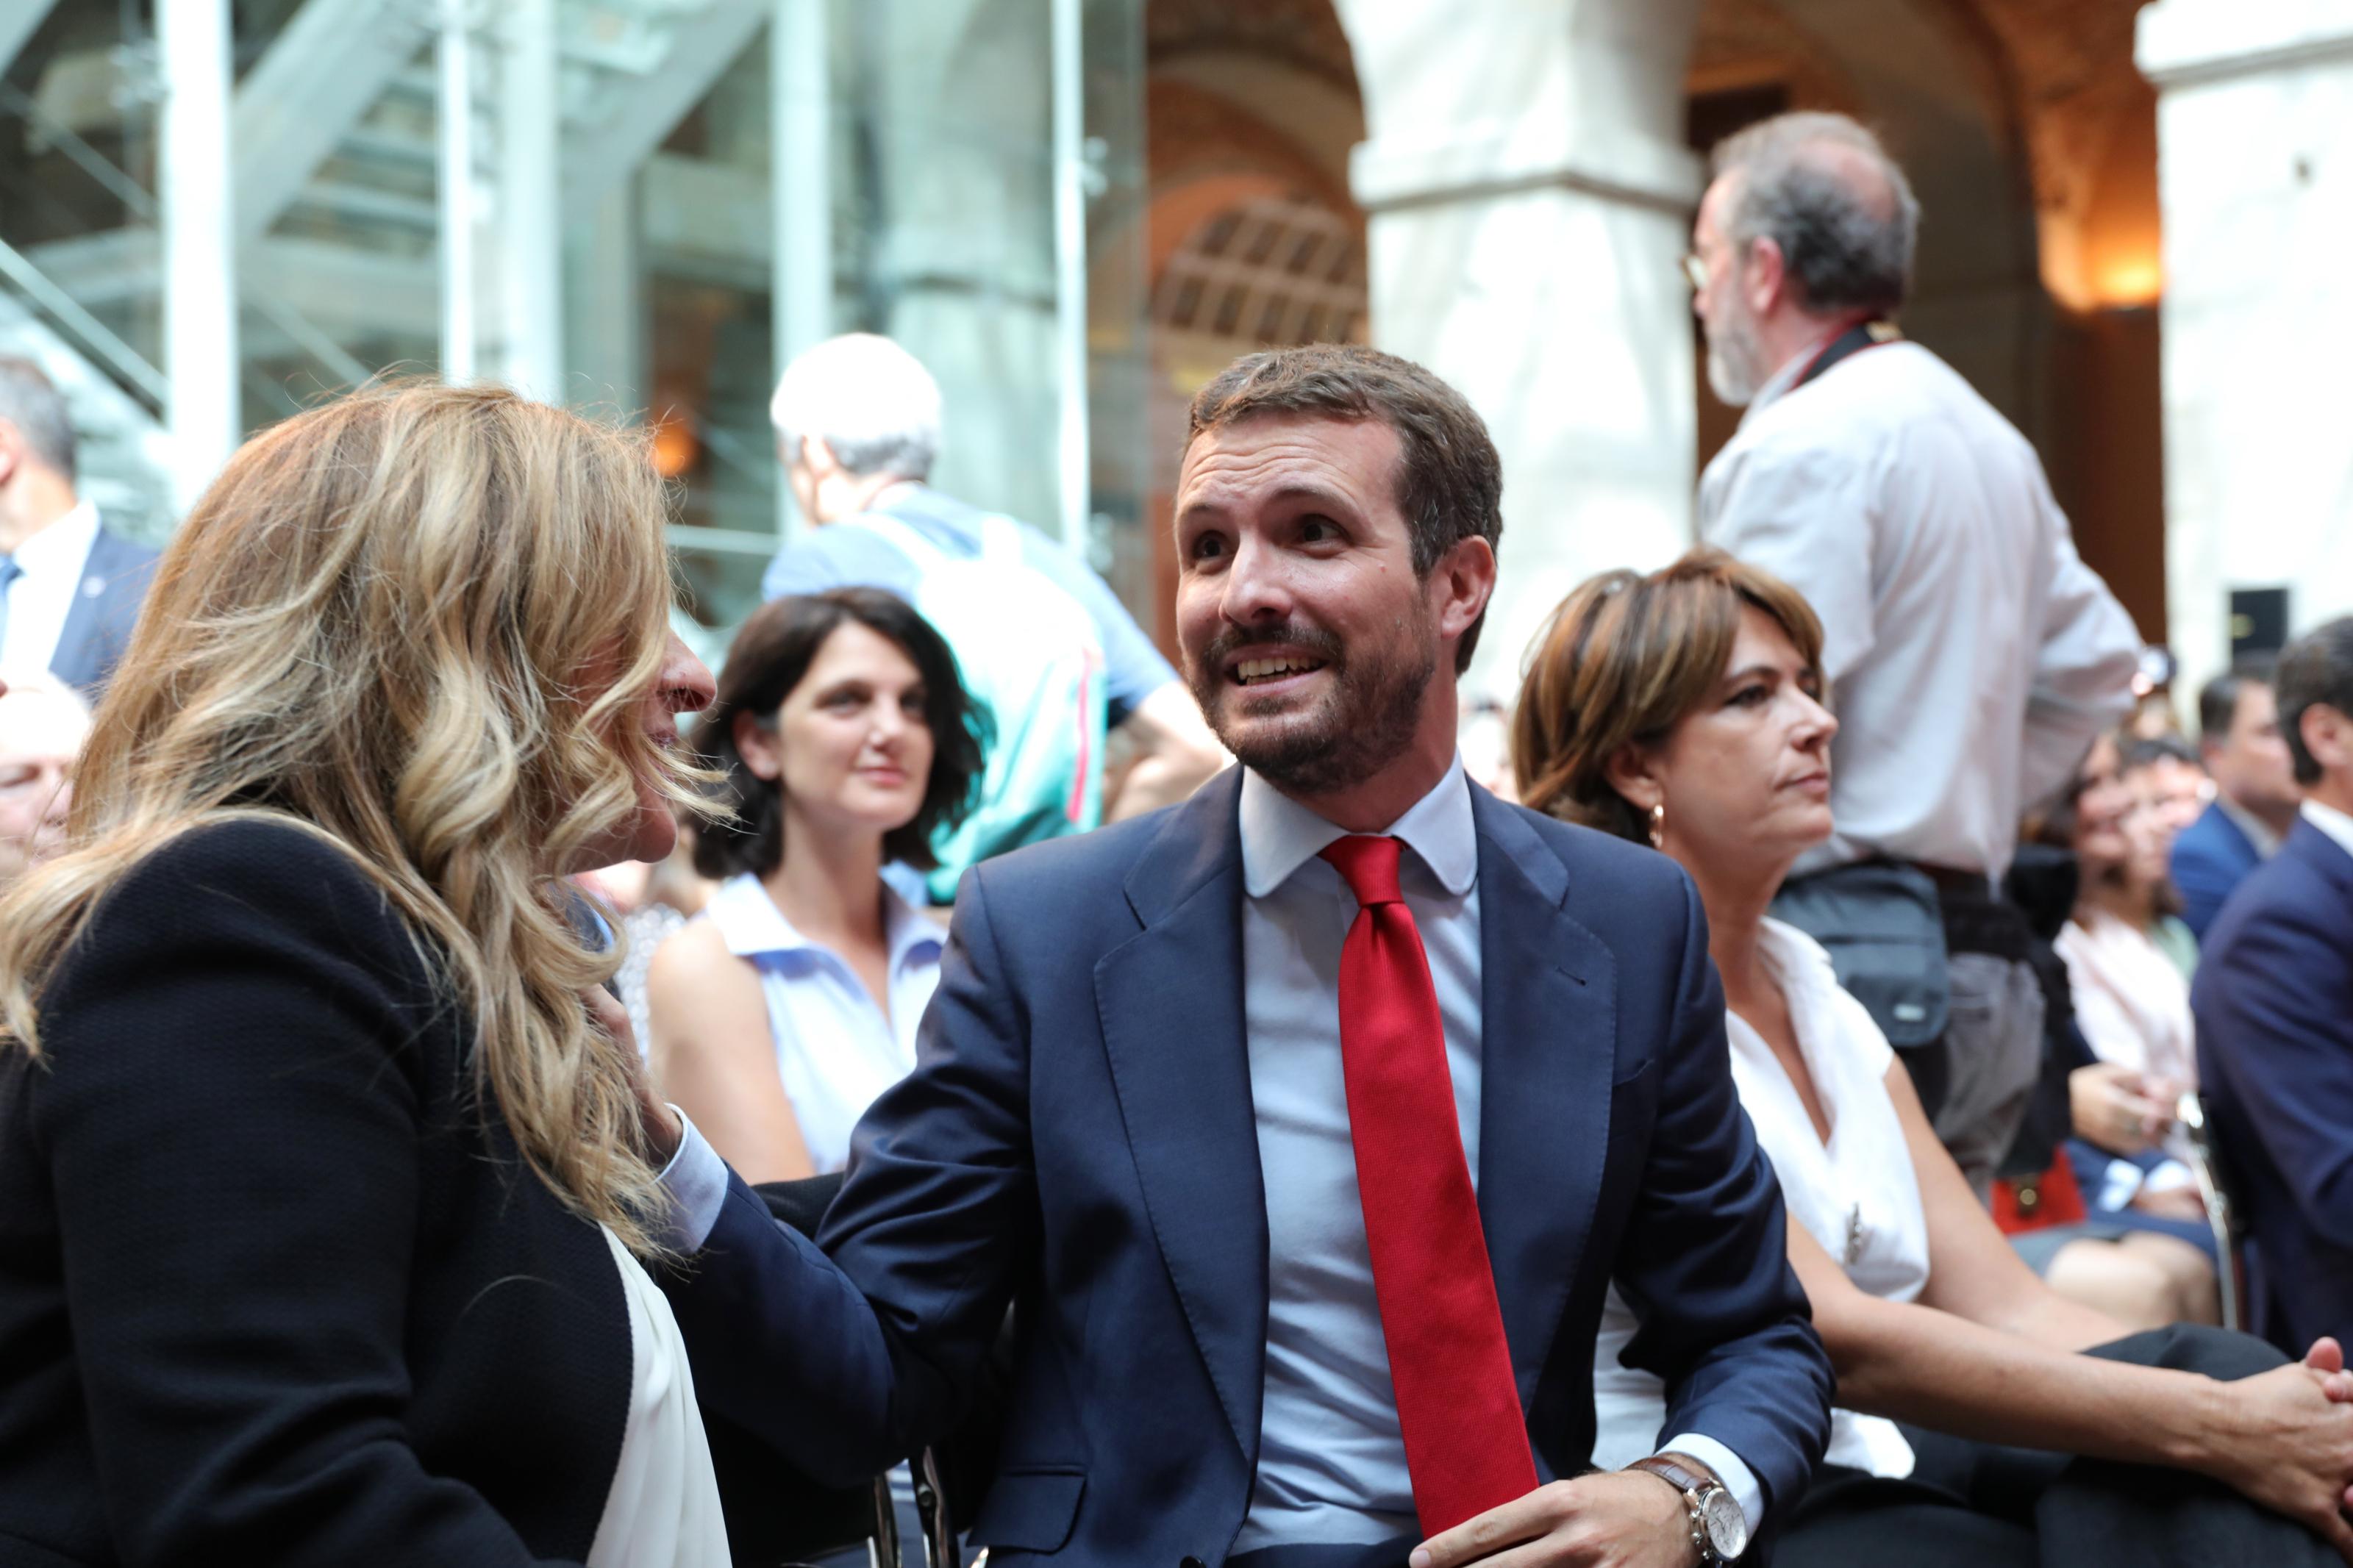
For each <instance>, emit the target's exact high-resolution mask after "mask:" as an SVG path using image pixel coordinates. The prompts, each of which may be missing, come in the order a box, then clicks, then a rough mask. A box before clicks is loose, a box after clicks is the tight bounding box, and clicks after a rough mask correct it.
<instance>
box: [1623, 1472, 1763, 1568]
mask: <svg viewBox="0 0 2353 1568" xmlns="http://www.w3.org/2000/svg"><path fill="white" fill-rule="evenodd" d="M1626 1468H1628V1469H1630V1470H1648V1471H1649V1472H1650V1473H1651V1474H1652V1475H1654V1476H1656V1477H1658V1478H1659V1479H1661V1480H1662V1481H1664V1482H1666V1483H1667V1484H1668V1485H1669V1486H1671V1487H1672V1488H1674V1489H1675V1490H1677V1491H1679V1492H1681V1493H1683V1507H1684V1508H1685V1509H1687V1510H1690V1512H1691V1538H1692V1544H1693V1545H1694V1546H1695V1547H1697V1548H1699V1560H1700V1562H1701V1563H1703V1564H1706V1565H1711V1568H1712V1565H1713V1564H1715V1563H1729V1562H1731V1561H1732V1560H1733V1559H1734V1558H1736V1557H1737V1556H1739V1555H1740V1554H1741V1553H1742V1552H1746V1551H1747V1550H1748V1516H1747V1515H1746V1514H1745V1513H1743V1512H1741V1511H1740V1504H1739V1502H1738V1500H1736V1499H1735V1498H1734V1497H1733V1495H1732V1494H1731V1493H1730V1492H1728V1491H1726V1490H1725V1489H1724V1483H1723V1482H1722V1481H1719V1480H1717V1479H1715V1477H1714V1476H1713V1475H1710V1474H1709V1473H1708V1472H1707V1471H1706V1470H1704V1469H1702V1468H1700V1466H1699V1463H1698V1461H1696V1460H1694V1459H1687V1458H1684V1457H1683V1455H1681V1454H1653V1455H1651V1457H1650V1458H1647V1459H1637V1460H1635V1461H1634V1462H1633V1463H1632V1464H1630V1465H1629V1466H1627V1467H1626Z"/></svg>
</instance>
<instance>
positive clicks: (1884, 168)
mask: <svg viewBox="0 0 2353 1568" xmlns="http://www.w3.org/2000/svg"><path fill="white" fill-rule="evenodd" d="M1714 166H1715V178H1714V180H1713V183H1711V184H1710V185H1709V186H1708V189H1707V194H1706V195H1705V196H1704V198H1703V200H1702V201H1701V204H1700V210H1699V216H1698V220H1697V222H1696V224H1695V225H1694V228H1693V234H1692V243H1693V255H1692V257H1691V259H1690V263H1689V268H1690V271H1691V274H1692V283H1693V286H1694V289H1696V291H1697V309H1698V311H1699V316H1700V320H1701V321H1702V323H1703V324H1704V326H1705V328H1706V331H1707V346H1708V381H1709V384H1711V385H1712V386H1713V387H1714V388H1715V393H1716V395H1717V396H1719V397H1721V398H1723V399H1724V400H1725V402H1727V403H1732V404H1745V405H1747V410H1748V412H1747V413H1746V416H1744V417H1743V418H1742V420H1741V423H1740V429H1739V431H1738V433H1737V434H1736V435H1735V436H1734V437H1733V438H1732V440H1731V441H1730V442H1729V443H1728V444H1727V445H1726V446H1725V448H1724V450H1723V451H1722V452H1721V453H1720V454H1718V455H1717V457H1716V458H1715V461H1713V462H1711V463H1710V464H1709V465H1708V468H1707V472H1706V474H1705V475H1704V476H1703V478H1702V479H1701V481H1700V496H1699V519H1700V521H1699V531H1700V537H1701V538H1702V539H1703V540H1704V541H1706V542H1708V543H1711V544H1715V545H1720V546H1722V547H1723V548H1724V549H1725V550H1728V551H1730V552H1732V553H1734V554H1736V555H1737V556H1739V557H1741V558H1742V559H1743V560H1746V561H1748V562H1751V563H1755V564H1757V565H1759V566H1762V567H1764V568H1766V569H1767V571H1770V572H1774V573H1777V574H1779V575H1780V576H1782V577H1783V578H1786V579H1787V580H1788V582H1789V583H1791V584H1794V585H1795V586H1796V587H1798V588H1799V590H1800V591H1801V592H1803V593H1804V594H1805V595H1806V597H1807V598H1808V599H1809V600H1810V601H1811V602H1812V604H1813V606H1814V609H1815V610H1816V611H1817V612H1818V613H1819V614H1820V616H1821V619H1822V674H1823V676H1824V677H1825V678H1827V679H1828V680H1829V681H1830V683H1831V690H1832V692H1833V694H1834V696H1835V699H1836V704H1837V708H1838V713H1839V721H1840V722H1839V735H1838V740H1837V741H1836V742H1834V744H1833V746H1832V751H1831V805H1832V808H1833V810H1834V811H1835V813H1836V815H1837V818H1838V834H1837V836H1836V837H1834V838H1833V839H1832V840H1831V842H1830V843H1829V844H1828V845H1827V846H1825V847H1824V848H1823V849H1822V850H1821V851H1819V852H1818V853H1817V854H1816V855H1815V856H1814V857H1813V858H1810V859H1809V860H1806V861H1801V862H1799V867H1798V872H1799V874H1798V876H1797V877H1795V878H1793V879H1792V880H1791V883H1790V885H1789V887H1788V889H1786V890H1785V891H1784V893H1783V895H1782V900H1781V903H1780V905H1779V906H1778V907H1777V912H1778V913H1781V914H1782V915H1783V916H1784V918H1786V919H1789V920H1792V921H1794V922H1795V923H1797V924H1799V925H1800V926H1802V927H1804V928H1806V929H1807V930H1809V931H1811V932H1812V933H1813V934H1814V935H1816V936H1817V937H1819V938H1820V939H1821V940H1822V941H1823V942H1824V943H1825V945H1827V946H1829V947H1830V948H1831V952H1832V955H1833V957H1834V958H1836V959H1837V960H1838V963H1839V966H1840V974H1841V979H1842V980H1845V981H1846V982H1848V984H1849V985H1850V987H1851V988H1852V990H1853V991H1854V992H1855V993H1856V994H1857V995H1858V996H1860V997H1862V1000H1863V1001H1864V1002H1865V1003H1866V1004H1867V1005H1871V1006H1872V1009H1873V1014H1874V1016H1877V1017H1878V1018H1879V1020H1880V1023H1881V1025H1882V1026H1883V1028H1884V1029H1885V1030H1886V1031H1887V1034H1888V1036H1889V1037H1890V1039H1891V1041H1892V1042H1893V1043H1894V1045H1895V1046H1896V1047H1898V1049H1899V1050H1902V1051H1903V1052H1904V1053H1905V1060H1906V1063H1907V1065H1908V1066H1909V1067H1910V1068H1911V1069H1912V1071H1913V1074H1914V1076H1915V1078H1916V1079H1919V1082H1920V1089H1921V1094H1922V1098H1923V1099H1924V1100H1926V1101H1927V1102H1928V1104H1929V1106H1930V1109H1931V1110H1932V1111H1934V1112H1935V1115H1936V1131H1937V1132H1938V1133H1939V1134H1940V1135H1941V1136H1942V1137H1943V1138H1944V1140H1945V1142H1947V1145H1948V1146H1949V1147H1950V1148H1951V1150H1952V1152H1953V1155H1954V1158H1955V1159H1956V1160H1957V1162H1958V1163H1959V1164H1960V1166H1961V1168H1962V1169H1963V1170H1964V1171H1965V1172H1967V1173H1968V1174H1969V1176H1970V1179H1971V1180H1972V1182H1973V1183H1974V1184H1976V1185H1977V1186H1978V1189H1979V1190H1980V1191H1981V1192H1982V1191H1983V1190H1984V1189H1985V1188H1986V1186H1987V1185H1988V1184H1989V1182H1990V1179H1991V1177H1992V1176H1993V1174H1994V1173H1995V1169H1996V1167H1997V1165H1998V1164H2000V1162H2001V1161H2002V1159H2003V1157H2004V1155H2005V1153H2007V1152H2009V1149H2010V1142H2011V1139H2012V1136H2013V1134H2014V1133H2015V1132H2016V1131H2017V1130H2018V1127H2019V1124H2020V1121H2021V1117H2022V1116H2023V1114H2024V1111H2025V1109H2026V1101H2027V1099H2028V1096H2029V1093H2030V1090H2031V1087H2032V1085H2033V1083H2034V1081H2035V1079H2036V1076H2037V1071H2038V1068H2039V1065H2040V1060H2041V1055H2042V1033H2043V1030H2042V1026H2043V1003H2042V992H2041V989H2040V988H2039V986H2038V985H2037V984H2036V982H2035V979H2034V974H2033V971H2032V970H2031V968H2030V967H2029V966H2028V965H2027V964H2026V963H2024V962H2023V959H2024V957H2025V952H2026V948H2027V943H2028V942H2029V940H2030V936H2031V933H2030V932H2029V931H2028V930H2027V928H2026V923H2025V917H2024V916H2023V915H2022V914H2021V913H2020V912H2019V911H2018V910H2016V909H2015V908H2014V907H2013V906H2010V905H2008V904H2005V903H2002V902H2000V900H1997V899H1996V898H1995V897H1994V896H1993V893H1992V889H1994V888H1995V887H1996V886H1997V885H1998V884H1999V883H2000V879H2001V878H2002V876H2003V875H2004V873H2006V872H2007V871H2008V870H2009V868H2010V858H2011V854H2012V852H2013V851H2014V849H2015V848H2016V846H2017V835H2018V823H2019V818H2020V816H2021V813H2022V812H2023V811H2024V810H2025V809H2026V808H2027V807H2029V806H2031V805H2035V804H2037V803H2039V802H2041V801H2042V800H2044V799H2046V798H2048V797H2050V796H2052V795H2056V794H2057V793H2058V792H2059V791H2060V790H2061V789H2062V788H2063V787H2064V786H2065V784H2066V783H2067V781H2068V780H2069V778H2070V777H2072V776H2073V773H2074V771H2075V768H2076V765H2077V763H2079V762H2080V761H2081V760H2082V758H2083V756H2084V752H2086V751H2087V750H2088V749H2089V747H2090V745H2091V743H2092V741H2093V738H2094V736H2095V735H2097V734H2098V733H2099V732H2100V731H2101V730H2103V729H2104V728H2105V727H2107V726H2109V725H2111V724H2113V723H2115V722H2116V721H2117V720H2119V719H2121V718H2122V717H2123V716H2124V714H2125V711H2126V708H2127V707H2128V706H2129V704H2130V701H2131V682H2132V676H2133V670H2134V668H2135V665H2136V660H2137V656H2138V653H2139V650H2140V638H2139V637H2138V636H2137V633H2136V632H2135V631H2134V629H2133V624H2132V619H2131V617H2130V616H2127V615H2126V613H2125V611H2124V608H2123V606H2122V605H2118V604H2117V603H2116V598H2115V597H2114V595H2111V594H2110V593H2109V592H2108V590H2107V587H2106V585H2105V584H2103V583H2102V582H2101V581H2100V579H2099V578H2098V576H2096V575H2095V574H2094V573H2093V572H2092V571H2091V570H2090V568H2088V567H2086V566H2085V565H2084V563H2083V560H2082V558H2081V557H2079V556H2078V555H2077V554H2076V552H2075V546H2074V542H2073V540H2072V538H2071V537H2070V536H2069V532H2068V529H2067V520H2066V518H2065V517H2064V516H2063V515H2062V514H2061V513H2060V510H2059V508H2058V505H2057V503H2056V502H2054V501H2053V500H2052V497H2051V488H2050V486H2049V484H2048V483H2047V482H2046V481H2045V479H2044V478H2043V474H2042V465H2041V463H2039V462H2038V461H2037V460H2036V458H2035V456H2034V450H2033V448H2032V447H2030V446H2029V445H2028V444H2027V442H2026V439H2025V437H2022V436H2021V435H2020V434H2019V433H2018V431H2017V430H2016V429H2015V428H2013V427H2012V426H2011V425H2010V422H2009V421H2008V420H2006V419H2004V418H2003V417H2002V416H2000V414H1998V413H1996V412H1995V411H1994V409H1993V407H1992V405H1989V404H1988V403H1987V402H1986V401H1985V399H1984V398H1982V397H1980V396H1978V395H1977V393H1976V392H1975V391H1973V390H1972V389H1971V388H1970V386H1969V384H1968V383H1967V382H1966V381H1964V380H1962V379H1961V377H1960V376H1959V375H1957V374H1955V373H1954V372H1953V370H1952V369H1951V367H1949V366H1947V364H1946V363H1944V362H1943V361H1942V360H1939V359H1938V358H1936V355H1934V354H1932V353H1929V352H1928V351H1927V350H1926V349H1924V348H1921V347H1920V346H1919V345H1917V344H1915V343H1908V342H1903V341H1902V340H1901V336H1900V334H1899V333H1897V332H1896V331H1895V329H1894V321H1893V317H1894V312H1895V311H1896V310H1898V309H1899V308H1900V307H1901V306H1902V304H1903V302H1904V297H1905V291H1906V289H1907V288H1908V287H1909V285H1910V281H1911V271H1912V249H1913V239H1914V236H1915V231H1916V229H1917V226H1918V223H1919V204H1918V203H1917V202H1916V201H1915V200H1914V198H1913V195H1912V190H1911V186H1910V184H1908V183H1907V182H1906V181H1905V177H1904V171H1903V170H1902V169H1900V168H1899V167H1897V166H1896V164H1895V163H1894V160H1893V159H1891V158H1889V157H1888V155H1887V153H1886V152H1885V151H1884V150H1883V149H1882V148H1881V146H1880V144H1879V142H1878V141H1877V139H1876V138H1874V137H1873V135H1872V134H1871V132H1868V131H1866V130H1864V129H1863V128H1862V126H1860V125H1858V124H1856V123H1855V122H1854V121H1852V120H1849V119H1847V118H1845V117H1844V116H1843V115H1832V114H1788V115H1782V116H1778V117H1777V118H1775V119H1772V120H1768V121H1764V122H1762V123H1760V124H1758V125H1755V126H1752V127H1750V128H1749V129H1748V130H1746V131H1744V132H1740V133H1739V134H1738V135H1736V136H1734V137H1732V138H1731V139H1730V140H1728V141H1727V142H1725V143H1724V144H1723V145H1722V146H1720V147H1718V148H1717V149H1716V152H1715V160H1714ZM1669 809H1670V810H1671V811H1672V809H1673V808H1672V805H1670V806H1669ZM1940 937H1941V941H1940ZM1907 939H1908V940H1907ZM1907 954H1908V956H1909V962H1908V963H1907V962H1906V957H1907Z"/></svg>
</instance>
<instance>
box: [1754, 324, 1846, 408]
mask: <svg viewBox="0 0 2353 1568" xmlns="http://www.w3.org/2000/svg"><path fill="white" fill-rule="evenodd" d="M1843 331H1846V328H1845V327H1843V326H1838V327H1833V328H1831V330H1830V331H1827V332H1825V333H1823V334H1822V335H1821V336H1820V337H1819V338H1816V339H1815V340H1814V341H1813V342H1810V343H1808V344H1807V345H1806V346H1805V347H1804V348H1802V349H1799V351H1798V352H1797V353H1794V354H1791V355H1790V356H1789V357H1788V359H1787V360H1786V361H1784V362H1783V363H1782V365H1781V368H1780V369H1778V370H1777V371H1775V372H1774V373H1773V374H1772V375H1771V376H1770V377H1768V378H1767V381H1766V383H1765V384H1764V385H1762V386H1760V387H1758V388H1757V395H1756V396H1754V397H1752V398H1750V399H1749V400H1748V410H1747V413H1746V414H1743V415H1742V416H1740V420H1741V423H1742V424H1744V425H1745V424H1746V423H1747V422H1748V417H1749V416H1750V415H1753V414H1755V413H1756V412H1757V410H1758V409H1760V408H1762V407H1764V406H1765V405H1767V404H1768V403H1773V402H1776V401H1778V400H1779V399H1780V398H1782V397H1784V396H1786V395H1788V392H1789V389H1790V388H1791V387H1793V386H1795V385H1797V384H1798V378H1799V376H1801V375H1803V374H1806V367H1807V366H1809V365H1810V364H1812V363H1814V361H1816V360H1817V359H1820V357H1821V353H1822V351H1823V350H1824V349H1826V348H1828V347H1830V346H1831V343H1833V342H1837V341H1838V336H1839V334H1840V333H1841V332H1843Z"/></svg>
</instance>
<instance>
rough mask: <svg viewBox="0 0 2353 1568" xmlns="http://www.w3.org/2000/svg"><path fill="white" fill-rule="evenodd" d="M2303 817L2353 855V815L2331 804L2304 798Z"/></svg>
mask: <svg viewBox="0 0 2353 1568" xmlns="http://www.w3.org/2000/svg"><path fill="white" fill-rule="evenodd" d="M2302 809H2303V812H2304V819H2305V820H2306V822H2309V823H2310V824H2312V825H2313V826H2315V827H2317V828H2318V829H2320V831H2321V832H2323V833H2326V834H2327V835H2328V837H2331V838H2333V839H2335V840H2336V841H2337V847H2338V848H2340V849H2342V850H2344V851H2345V853H2347V854H2348V855H2353V816H2346V815H2345V814H2344V813H2343V812H2341V811H2339V810H2337V808H2336V807H2335V806H2333V805H2321V804H2320V803H2319V802H2318V801H2316V800H2306V802H2305V803H2304V805H2303V808H2302Z"/></svg>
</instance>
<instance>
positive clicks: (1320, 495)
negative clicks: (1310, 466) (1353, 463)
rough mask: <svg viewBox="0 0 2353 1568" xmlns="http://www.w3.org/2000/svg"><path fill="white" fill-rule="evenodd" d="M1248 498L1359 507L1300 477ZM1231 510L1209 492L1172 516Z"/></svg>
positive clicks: (1348, 509) (1342, 508)
mask: <svg viewBox="0 0 2353 1568" xmlns="http://www.w3.org/2000/svg"><path fill="white" fill-rule="evenodd" d="M1250 499H1251V500H1255V501H1262V502H1269V503H1272V502H1281V501H1299V500H1303V501H1312V502H1314V503H1315V504H1317V505H1319V506H1324V507H1329V508H1331V509H1333V510H1337V511H1346V512H1351V513H1353V512H1356V511H1357V510H1360V509H1359V508H1358V506H1357V503H1356V500H1354V499H1352V498H1351V497H1349V496H1347V495H1345V494H1344V493H1343V492H1341V491H1340V490H1337V489H1334V488H1332V487H1331V486H1329V485H1317V484H1310V483H1308V482H1306V481H1305V480H1303V479H1294V480H1292V481H1291V482H1289V483H1287V484H1282V485H1278V486H1276V487H1275V488H1274V489H1271V490H1269V491H1266V492H1265V493H1263V494H1261V495H1253V496H1252V497H1251V498H1250ZM1230 510H1233V509H1232V507H1231V506H1229V504H1228V503H1227V502H1226V501H1225V500H1222V499H1220V498H1219V496H1218V495H1217V494H1216V493H1215V492H1211V493H1210V494H1208V495H1205V496H1198V497H1196V498H1195V499H1193V500H1188V501H1187V502H1186V503H1185V504H1184V505H1182V506H1180V507H1178V508H1177V509H1176V515H1177V516H1178V517H1180V518H1182V517H1188V516H1191V515H1192V514H1194V513H1196V512H1204V513H1210V514H1215V515H1220V516H1222V515H1223V514H1224V513H1226V512H1228V511H1230Z"/></svg>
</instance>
